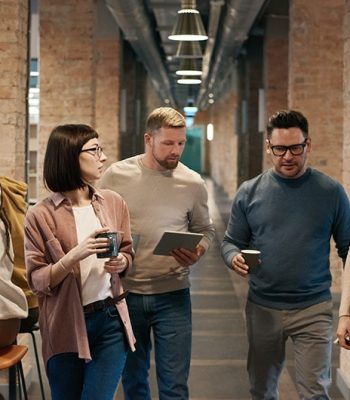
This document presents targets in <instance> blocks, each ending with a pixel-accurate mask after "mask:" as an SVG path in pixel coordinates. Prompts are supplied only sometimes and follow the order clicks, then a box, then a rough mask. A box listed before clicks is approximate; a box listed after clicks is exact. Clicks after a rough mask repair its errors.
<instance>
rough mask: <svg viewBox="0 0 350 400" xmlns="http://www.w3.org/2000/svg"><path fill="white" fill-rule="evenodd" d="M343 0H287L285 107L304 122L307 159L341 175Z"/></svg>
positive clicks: (337, 177) (337, 175) (317, 166)
mask: <svg viewBox="0 0 350 400" xmlns="http://www.w3.org/2000/svg"><path fill="white" fill-rule="evenodd" d="M343 17H344V1H343V0H324V1H321V2H320V1H319V0H308V1H304V0H291V2H290V25H289V26H290V34H289V39H290V41H289V106H290V107H291V108H295V109H298V110H300V111H302V112H303V113H304V114H305V115H306V116H307V118H308V120H309V124H310V129H309V132H310V137H311V138H312V152H311V154H310V157H309V160H310V162H311V164H312V165H313V166H314V167H316V168H318V169H320V170H322V171H323V172H325V173H327V174H329V175H331V176H332V177H334V178H336V179H338V180H341V179H342V157H341V154H342V147H343V59H344V54H343V52H344V50H343V45H344V41H343Z"/></svg>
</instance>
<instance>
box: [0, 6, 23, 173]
mask: <svg viewBox="0 0 350 400" xmlns="http://www.w3.org/2000/svg"><path fill="white" fill-rule="evenodd" d="M0 21H1V22H0V37H1V41H0V55H1V56H0V57H1V61H0V131H1V146H0V159H1V163H0V175H7V176H9V177H12V178H17V179H20V180H24V179H25V159H26V155H25V137H26V132H25V130H26V118H27V109H26V90H27V62H28V60H27V38H28V1H24V0H17V1H15V0H14V1H7V2H1V4H0Z"/></svg>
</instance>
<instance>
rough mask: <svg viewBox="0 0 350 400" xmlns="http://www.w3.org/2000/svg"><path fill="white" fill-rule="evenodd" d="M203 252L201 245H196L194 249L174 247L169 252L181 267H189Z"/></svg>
mask: <svg viewBox="0 0 350 400" xmlns="http://www.w3.org/2000/svg"><path fill="white" fill-rule="evenodd" d="M204 253H205V248H204V247H203V246H202V245H200V244H199V245H197V247H196V248H195V249H194V250H189V249H184V248H180V249H174V250H173V251H172V252H171V253H170V254H171V255H172V256H173V257H174V258H175V260H176V261H177V262H178V263H179V264H180V265H181V266H182V267H189V266H191V265H193V264H194V263H196V262H197V261H198V260H199V259H200V258H201V257H202V255H203V254H204Z"/></svg>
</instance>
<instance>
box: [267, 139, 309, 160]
mask: <svg viewBox="0 0 350 400" xmlns="http://www.w3.org/2000/svg"><path fill="white" fill-rule="evenodd" d="M306 141H307V138H306V139H305V140H304V141H303V143H298V144H292V145H290V146H279V145H277V146H271V143H270V141H269V145H270V149H271V150H272V153H273V155H274V156H277V157H283V156H284V155H285V154H286V153H287V151H288V150H289V151H290V152H291V154H293V156H300V155H301V154H303V153H304V149H305V146H306V145H307V143H306Z"/></svg>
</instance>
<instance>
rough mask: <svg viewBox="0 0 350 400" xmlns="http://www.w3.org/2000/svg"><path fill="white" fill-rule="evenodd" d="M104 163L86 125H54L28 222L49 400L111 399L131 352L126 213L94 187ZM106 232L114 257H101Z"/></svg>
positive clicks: (28, 257)
mask: <svg viewBox="0 0 350 400" xmlns="http://www.w3.org/2000/svg"><path fill="white" fill-rule="evenodd" d="M106 160H107V157H106V156H105V154H104V153H103V151H102V148H101V147H100V144H99V139H98V134H97V133H96V131H95V130H94V129H92V128H91V127H89V126H87V125H61V126H58V127H56V128H55V129H54V130H53V131H52V133H51V135H50V137H49V140H48V144H47V149H46V154H45V159H44V181H45V185H46V186H47V188H48V189H49V190H50V191H51V192H52V193H51V194H50V195H49V196H48V197H47V198H46V199H44V200H43V201H41V202H39V203H38V204H36V205H35V206H34V207H32V208H31V209H30V210H29V211H28V213H27V216H26V222H25V256H26V264H27V272H28V281H29V284H30V286H31V288H32V290H33V291H34V292H35V293H36V294H37V295H38V298H39V309H40V314H39V325H40V331H41V335H42V342H43V358H44V362H45V365H46V370H47V375H48V379H49V383H50V388H51V395H52V399H53V400H70V399H71V400H77V399H96V400H112V399H113V398H114V392H115V390H116V388H117V385H118V382H119V379H120V376H121V373H122V370H123V368H124V364H125V360H126V354H127V351H128V347H130V348H131V349H132V350H134V336H133V333H132V328H131V325H130V320H129V314H128V310H127V306H126V302H125V299H124V297H125V295H126V293H125V292H124V291H123V288H122V284H121V281H120V274H125V273H126V271H127V270H128V269H129V268H130V267H131V263H132V259H133V250H132V239H131V233H130V225H129V213H128V209H127V206H126V204H125V202H124V200H123V199H122V198H121V197H120V196H119V195H118V194H116V193H114V192H112V191H109V190H98V191H97V190H96V189H95V187H94V185H95V182H96V181H97V180H98V179H99V178H100V176H101V174H102V171H103V168H104V164H105V162H106ZM111 231H112V232H117V233H118V243H119V254H118V255H117V256H115V257H111V258H100V257H101V256H103V255H102V253H104V252H106V250H108V248H109V242H108V239H107V238H104V237H97V235H99V234H101V233H106V232H111ZM98 255H100V256H99V257H98ZM102 383H103V386H102V385H101V384H102Z"/></svg>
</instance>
